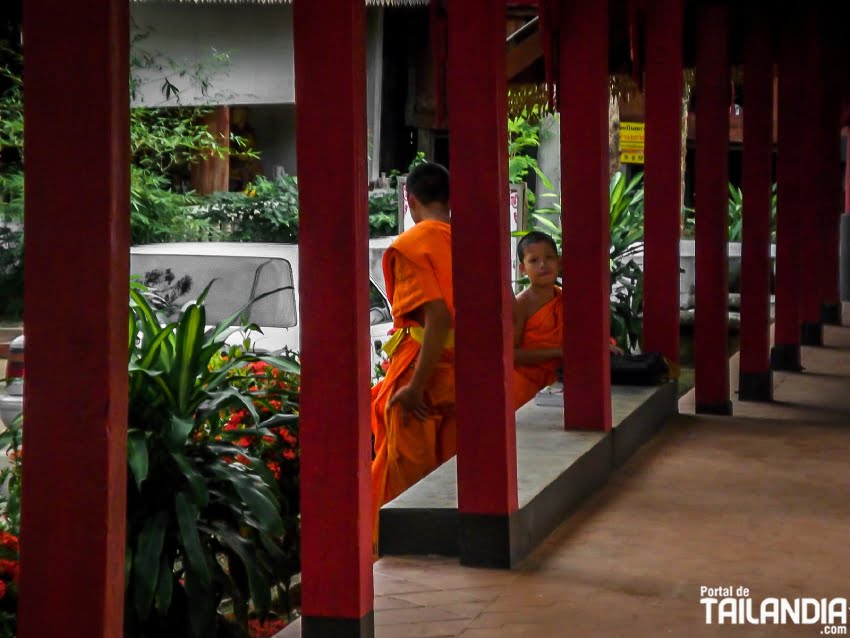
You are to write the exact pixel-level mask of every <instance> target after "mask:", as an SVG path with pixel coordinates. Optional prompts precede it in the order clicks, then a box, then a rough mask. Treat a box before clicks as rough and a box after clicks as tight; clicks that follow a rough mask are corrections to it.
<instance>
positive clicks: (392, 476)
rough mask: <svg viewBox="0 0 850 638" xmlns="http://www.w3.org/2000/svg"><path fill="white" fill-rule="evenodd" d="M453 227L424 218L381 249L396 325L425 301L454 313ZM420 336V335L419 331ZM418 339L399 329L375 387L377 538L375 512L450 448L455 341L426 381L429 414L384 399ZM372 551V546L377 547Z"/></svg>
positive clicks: (408, 372)
mask: <svg viewBox="0 0 850 638" xmlns="http://www.w3.org/2000/svg"><path fill="white" fill-rule="evenodd" d="M451 257H452V256H451V227H450V226H449V225H448V224H446V223H443V222H438V221H432V220H424V221H421V222H419V223H418V224H416V226H414V227H413V228H411V229H410V230H408V231H406V232H404V233H403V234H402V235H400V236H399V237H398V239H396V240H395V241H394V242H393V244H392V245H391V246H390V247H389V249H388V250H387V252H386V253H385V254H384V261H383V267H384V278H385V280H386V284H387V296H388V297H389V299H390V301H391V303H392V312H393V326H394V327H395V329H396V330H404V329H405V328H411V327H416V328H420V326H418V324H416V323H415V322H414V321H412V320H411V319H410V318H409V317H407V316H405V315H407V313H410V312H411V311H413V310H415V309H416V308H418V307H420V306H421V305H422V304H424V303H425V302H427V301H433V300H435V299H442V300H443V301H444V302H445V304H446V306H447V307H448V309H449V312H450V313H451V315H452V324H454V303H453V297H452V258H451ZM418 337H419V339H420V340H421V335H418ZM419 349H420V342H419V341H417V338H416V336H415V335H410V334H404V335H403V338H402V340H401V342H400V343H399V345H398V347H397V348H396V349H395V351H394V352H393V353H392V354H391V356H390V364H389V368H388V369H387V374H386V376H385V377H384V378H383V379H382V380H381V381H380V382H379V383H378V384H377V385H376V386H375V387H374V388H373V389H372V408H371V412H372V433H373V434H374V436H375V459H374V460H373V461H372V507H373V521H374V540H375V541H376V542H377V535H378V512H379V511H380V509H381V506H382V505H384V504H385V503H387V502H389V501H391V500H393V499H394V498H395V497H396V496H398V495H399V494H401V493H402V492H403V491H405V490H406V489H407V488H409V487H410V486H411V485H413V484H414V483H416V482H417V481H419V479H421V478H423V477H424V476H425V475H427V474H429V473H430V472H431V471H433V470H435V469H436V468H437V467H439V466H440V465H442V464H443V463H444V462H445V461H447V460H448V459H450V458H451V457H452V456H454V454H455V450H456V425H455V414H454V407H455V378H454V348H446V349H444V350H443V354H442V356H441V358H440V360H439V362H438V363H437V365H436V367H435V369H434V372H433V374H432V375H431V378H430V379H429V380H428V384H427V386H426V388H425V403H426V404H427V405H428V406H429V411H430V414H429V416H428V418H427V419H425V420H424V421H420V420H419V419H417V418H415V417H413V416H408V417H407V418H406V419H405V418H404V416H403V414H402V409H401V406H400V405H398V404H395V405H393V406H392V407H388V406H387V402H388V401H389V400H390V398H391V397H392V396H393V394H395V391H396V390H398V389H399V388H401V387H403V386H404V385H406V384H407V383H408V382H409V381H410V379H411V378H412V376H413V369H414V366H415V364H416V359H417V356H418V354H419ZM375 549H376V550H377V547H376V548H375Z"/></svg>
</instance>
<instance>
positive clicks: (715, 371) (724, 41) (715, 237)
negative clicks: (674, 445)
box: [694, 4, 732, 414]
mask: <svg viewBox="0 0 850 638" xmlns="http://www.w3.org/2000/svg"><path fill="white" fill-rule="evenodd" d="M697 20H698V31H697V71H696V75H697V78H696V82H697V85H696V91H697V115H696V117H697V131H696V224H697V232H696V323H695V326H694V328H695V330H694V335H695V343H694V368H695V372H694V376H695V385H696V410H697V412H700V413H709V414H731V413H732V403H731V401H730V400H729V357H728V354H727V349H728V346H727V340H728V331H729V318H728V295H729V292H728V291H729V284H728V280H729V274H728V271H729V264H728V257H727V248H726V242H727V234H728V228H727V227H728V197H729V195H728V193H729V191H728V182H729V172H728V164H729V97H730V96H729V52H728V33H729V14H728V8H727V7H726V6H725V5H722V4H701V5H699V8H698V14H697Z"/></svg>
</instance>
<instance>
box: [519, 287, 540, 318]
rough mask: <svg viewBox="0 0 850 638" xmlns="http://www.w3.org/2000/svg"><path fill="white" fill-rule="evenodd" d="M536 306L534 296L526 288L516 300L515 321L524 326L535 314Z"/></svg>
mask: <svg viewBox="0 0 850 638" xmlns="http://www.w3.org/2000/svg"><path fill="white" fill-rule="evenodd" d="M535 305H536V300H535V299H534V296H533V295H532V294H530V290H529V289H528V288H526V289H525V290H523V291H522V292H520V293H519V294H518V295H517V296H516V299H514V320H515V321H520V322H522V323H523V324H524V323H525V322H526V320H527V319H528V318H529V317H530V316H531V315H533V314H534V306H535Z"/></svg>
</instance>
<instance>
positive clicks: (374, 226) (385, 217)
mask: <svg viewBox="0 0 850 638" xmlns="http://www.w3.org/2000/svg"><path fill="white" fill-rule="evenodd" d="M397 234H398V189H395V188H393V189H390V190H386V191H379V192H375V191H372V192H370V193H369V236H370V237H385V236H387V235H397Z"/></svg>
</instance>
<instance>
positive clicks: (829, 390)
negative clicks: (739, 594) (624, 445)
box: [375, 327, 850, 638]
mask: <svg viewBox="0 0 850 638" xmlns="http://www.w3.org/2000/svg"><path fill="white" fill-rule="evenodd" d="M826 342H827V347H826V348H823V349H809V348H805V349H804V354H803V363H804V365H805V366H806V368H807V370H806V372H805V373H803V374H793V375H791V374H777V376H776V399H777V402H776V403H775V404H772V405H760V404H743V403H738V402H736V403H735V406H734V407H735V417H733V418H723V417H705V416H694V415H692V414H688V413H687V411H688V409H689V406H692V401H693V398H692V396H690V395H688V396H686V397H684V398H683V399H682V401H681V403H680V408H681V410H682V412H683V414H681V415H680V416H679V417H677V418H676V419H674V420H673V421H672V422H671V423H670V424H669V425H668V426H667V427H665V428H664V430H663V431H662V432H661V433H660V434H658V435H657V436H656V437H655V438H654V439H653V440H652V441H651V442H650V443H648V444H647V445H646V446H644V447H643V448H642V449H641V450H640V451H639V452H638V453H637V454H636V455H635V456H634V457H633V458H632V459H631V460H630V461H629V462H628V463H627V464H626V465H625V466H624V467H623V468H622V469H621V470H620V471H618V472H617V473H616V474H615V475H614V476H613V478H612V479H611V480H610V481H609V483H608V484H607V485H606V486H605V487H604V488H603V489H602V490H601V491H600V492H598V493H597V494H596V495H595V496H593V497H592V498H591V499H590V500H589V501H587V502H586V503H585V505H584V506H583V507H581V508H580V510H579V511H578V512H577V513H576V514H575V515H574V516H573V517H572V518H571V519H570V520H569V521H568V522H567V523H565V524H564V525H562V526H561V527H560V528H559V529H558V530H557V531H556V532H555V533H554V534H552V536H550V537H549V539H547V541H546V542H545V543H544V545H543V546H541V547H540V548H539V549H538V550H537V551H536V552H535V553H534V554H533V555H532V556H531V557H530V558H529V559H528V560H527V561H526V562H525V563H524V564H523V565H522V567H521V568H520V569H517V570H514V571H512V572H508V571H495V570H493V571H491V570H478V569H469V568H462V567H460V566H459V565H458V564H457V561H456V560H450V559H443V558H430V559H428V558H426V559H421V558H416V559H412V558H411V559H406V558H385V559H382V560H381V561H379V562H378V563H376V565H375V594H376V598H375V609H376V615H375V618H376V625H377V629H376V634H377V637H378V638H417V637H423V638H424V637H432V638H436V637H456V636H459V637H463V638H477V637H480V638H498V637H503V636H505V637H506V636H512V637H523V636H524V637H529V638H531V637H534V638H548V637H570V638H584V637H594V636H605V637H608V636H616V637H619V636H622V637H627V638H642V637H655V636H682V637H691V636H694V637H702V636H719V637H726V636H729V637H740V636H753V637H774V636H776V637H779V638H781V637H783V636H809V637H814V636H818V635H822V631H821V630H822V626H821V625H819V624H818V625H784V626H774V625H762V626H754V625H745V626H730V625H728V624H726V625H717V624H711V625H707V624H706V622H705V609H704V607H703V606H702V605H701V604H700V602H699V599H700V587H701V586H709V587H717V586H732V587H738V586H743V587H747V588H749V590H750V592H751V596H752V597H753V599H754V600H755V601H757V602H760V601H761V600H762V599H764V598H767V597H777V598H783V597H785V598H794V597H814V598H821V597H826V598H829V599H831V598H834V597H839V596H843V597H846V598H850V540H848V539H850V328H829V327H828V328H827V329H826ZM736 363H737V362H736V361H733V363H732V365H733V368H734V367H735V366H736ZM736 376H737V374H736V373H735V374H733V377H732V378H733V385H734V379H735V378H736Z"/></svg>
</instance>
